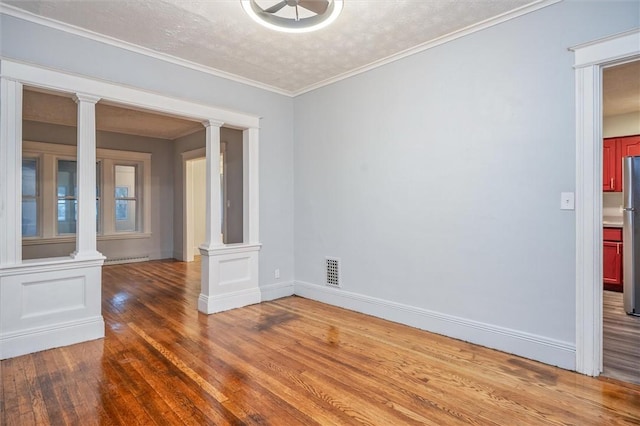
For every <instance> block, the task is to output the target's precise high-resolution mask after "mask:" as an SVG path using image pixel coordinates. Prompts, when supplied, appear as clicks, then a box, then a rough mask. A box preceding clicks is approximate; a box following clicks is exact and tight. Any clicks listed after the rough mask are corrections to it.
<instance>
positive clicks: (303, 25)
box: [240, 0, 343, 33]
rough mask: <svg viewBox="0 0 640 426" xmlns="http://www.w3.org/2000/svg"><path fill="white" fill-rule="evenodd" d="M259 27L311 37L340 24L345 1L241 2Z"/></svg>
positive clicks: (285, 0) (244, 0) (256, 0)
mask: <svg viewBox="0 0 640 426" xmlns="http://www.w3.org/2000/svg"><path fill="white" fill-rule="evenodd" d="M240 2H241V3H242V7H243V8H244V10H245V12H247V14H248V15H249V16H250V17H251V18H252V19H253V20H254V21H256V22H257V23H259V24H260V25H263V26H265V27H267V28H269V29H272V30H275V31H282V32H288V33H307V32H311V31H316V30H319V29H321V28H324V27H326V26H328V25H329V24H331V23H332V22H333V21H335V20H336V18H337V17H338V15H340V12H341V11H342V4H343V0H282V1H280V0H240Z"/></svg>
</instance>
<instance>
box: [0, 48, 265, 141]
mask: <svg viewBox="0 0 640 426" xmlns="http://www.w3.org/2000/svg"><path fill="white" fill-rule="evenodd" d="M0 76H2V77H4V78H8V79H13V80H18V81H20V82H22V83H23V84H25V85H28V86H34V87H39V88H41V89H47V90H53V91H55V92H66V93H77V92H81V93H87V94H91V95H93V96H97V97H99V98H101V99H102V100H103V101H105V102H115V103H116V104H124V105H126V106H128V107H133V108H134V109H135V108H139V109H142V110H148V111H154V112H160V113H165V114H170V115H175V116H178V117H182V118H186V119H188V120H200V121H204V120H209V119H211V118H212V117H213V118H215V119H216V120H220V121H222V122H224V123H225V124H227V125H228V126H230V127H236V128H242V129H244V128H250V127H255V128H258V127H259V125H260V118H259V117H257V116H253V115H248V114H245V113H241V112H236V111H232V110H228V109H222V108H217V107H214V106H210V105H206V104H202V103H198V102H194V101H190V100H186V99H180V98H174V97H170V96H166V95H162V94H159V93H155V92H151V91H147V90H143V89H137V88H133V87H129V86H124V85H121V84H118V83H113V82H109V81H104V80H98V79H94V78H89V77H83V76H79V75H75V74H71V73H67V72H64V71H58V70H52V69H48V68H44V67H39V66H36V65H30V64H25V63H22V62H18V61H13V60H10V59H4V58H3V59H2V61H1V62H0Z"/></svg>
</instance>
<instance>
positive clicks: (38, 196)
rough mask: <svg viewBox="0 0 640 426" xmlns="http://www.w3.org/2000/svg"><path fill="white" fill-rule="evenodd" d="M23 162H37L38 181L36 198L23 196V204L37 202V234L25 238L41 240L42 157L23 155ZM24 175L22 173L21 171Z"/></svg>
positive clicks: (36, 182) (36, 181)
mask: <svg viewBox="0 0 640 426" xmlns="http://www.w3.org/2000/svg"><path fill="white" fill-rule="evenodd" d="M22 160H23V161H24V160H35V162H36V180H35V184H36V191H35V192H36V195H35V196H31V195H28V196H25V195H24V193H23V194H21V202H22V203H24V200H25V199H27V200H35V202H36V234H35V235H31V236H28V237H25V238H40V236H41V235H42V182H41V181H42V170H41V163H42V156H41V155H38V154H31V153H30V154H28V155H23V156H22ZM21 173H22V171H21ZM21 222H22V218H21Z"/></svg>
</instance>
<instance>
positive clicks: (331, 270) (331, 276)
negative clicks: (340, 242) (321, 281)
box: [325, 257, 342, 287]
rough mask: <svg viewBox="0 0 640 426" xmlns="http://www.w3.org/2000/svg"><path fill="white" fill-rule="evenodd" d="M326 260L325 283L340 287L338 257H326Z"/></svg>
mask: <svg viewBox="0 0 640 426" xmlns="http://www.w3.org/2000/svg"><path fill="white" fill-rule="evenodd" d="M325 262H326V278H327V280H326V284H327V285H328V286H331V287H342V283H341V280H340V259H338V258H337V257H327V258H325Z"/></svg>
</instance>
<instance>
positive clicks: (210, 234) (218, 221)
mask: <svg viewBox="0 0 640 426" xmlns="http://www.w3.org/2000/svg"><path fill="white" fill-rule="evenodd" d="M202 124H203V125H204V127H205V128H206V154H207V190H206V191H207V200H206V207H207V214H206V228H205V240H204V243H203V244H202V245H201V246H200V247H201V248H203V249H210V248H213V247H216V246H218V247H219V246H221V245H223V242H222V237H221V230H222V215H221V214H220V127H222V125H223V124H224V123H223V122H221V121H215V120H207V121H204V122H203V123H202Z"/></svg>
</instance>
